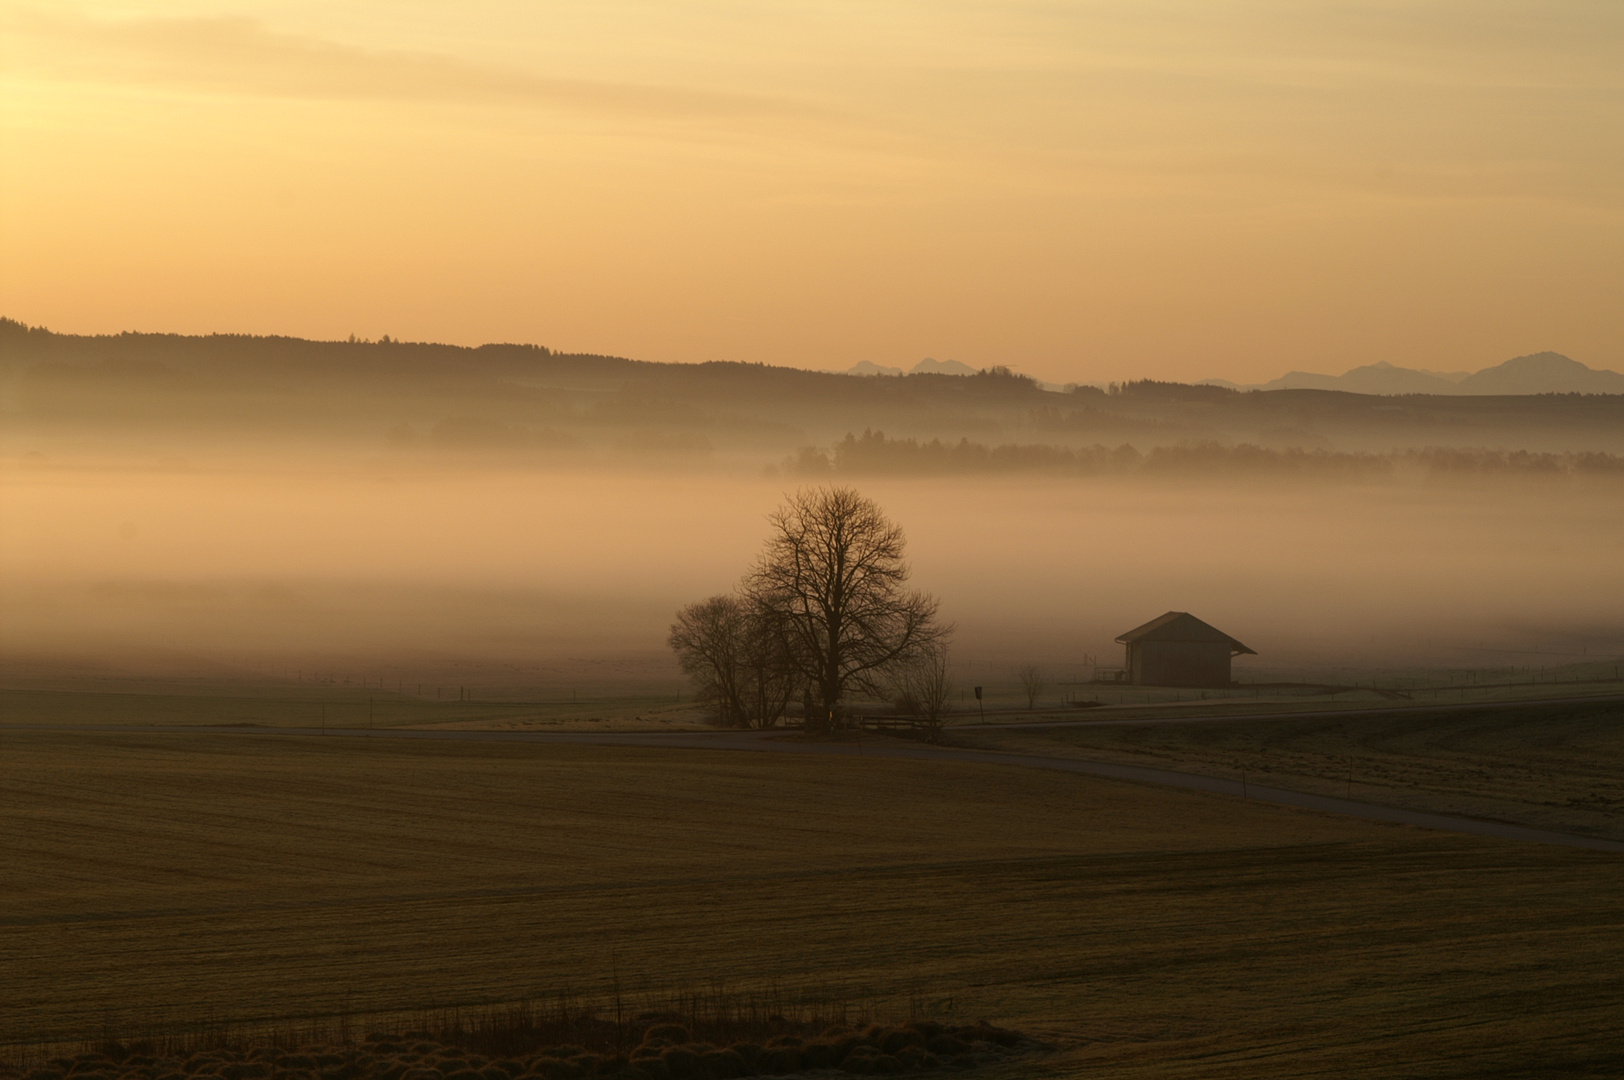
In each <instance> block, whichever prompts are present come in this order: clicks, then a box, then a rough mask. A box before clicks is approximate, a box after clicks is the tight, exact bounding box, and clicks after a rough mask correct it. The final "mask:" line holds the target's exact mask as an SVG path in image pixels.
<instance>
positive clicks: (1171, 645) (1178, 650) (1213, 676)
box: [1127, 641, 1230, 687]
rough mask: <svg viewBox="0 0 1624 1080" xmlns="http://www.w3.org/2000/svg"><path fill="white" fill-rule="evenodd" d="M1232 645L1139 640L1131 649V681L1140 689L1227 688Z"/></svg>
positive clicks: (1211, 642) (1207, 642)
mask: <svg viewBox="0 0 1624 1080" xmlns="http://www.w3.org/2000/svg"><path fill="white" fill-rule="evenodd" d="M1229 659H1230V657H1229V644H1228V643H1227V642H1222V641H1140V642H1136V643H1135V644H1132V645H1129V646H1128V657H1127V660H1128V664H1127V666H1128V671H1129V678H1131V679H1132V680H1133V681H1134V682H1135V683H1138V684H1139V685H1141V686H1205V687H1217V686H1228V685H1229V681H1230V671H1229Z"/></svg>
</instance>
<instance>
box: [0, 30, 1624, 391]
mask: <svg viewBox="0 0 1624 1080" xmlns="http://www.w3.org/2000/svg"><path fill="white" fill-rule="evenodd" d="M1621 57H1624V5H1621V4H1619V3H1617V0H1593V2H1568V0H1404V2H1401V0H1383V2H1377V0H1347V2H1339V3H1311V4H1305V3H1291V2H1285V0H1276V2H1229V0H1098V2H1074V3H1056V2H1049V3H1037V2H1030V3H1029V2H1023V0H998V2H977V0H962V2H957V3H948V2H943V0H931V2H917V3H915V2H892V3H877V2H874V0H861V2H858V0H852V2H844V0H842V2H817V3H813V2H801V3H770V2H749V3H746V2H743V0H738V2H721V0H704V2H671V0H666V2H660V3H655V2H647V3H635V2H623V0H559V2H548V3H536V2H517V0H513V2H474V0H465V2H460V3H456V4H452V3H424V2H412V0H390V2H387V3H386V2H361V0H323V2H319V3H318V2H314V0H286V2H280V3H257V4H256V3H238V2H233V0H215V2H201V0H198V2H190V3H188V2H179V0H177V2H169V3H163V2H126V3H114V2H106V3H85V4H77V5H75V4H71V3H51V4H44V3H41V4H38V5H30V4H28V3H16V4H14V3H5V4H3V5H0V140H3V142H0V215H3V216H0V229H3V235H0V241H3V242H0V314H6V315H9V316H11V317H14V318H20V319H22V320H24V321H27V322H30V323H37V324H38V323H42V324H45V325H48V326H51V327H52V328H55V329H60V330H65V331H79V332H92V331H115V330H122V329H132V328H133V329H150V330H173V331H182V332H208V331H215V330H222V331H223V330H230V331H245V332H256V333H289V334H299V335H305V336H316V337H342V336H345V335H348V334H350V333H352V332H353V333H357V334H360V335H362V336H366V337H375V336H377V335H380V334H385V333H387V334H390V335H392V336H395V337H402V338H406V339H411V340H418V339H432V340H443V341H455V342H462V343H478V342H483V341H491V340H498V341H500V340H511V341H534V342H539V343H542V344H547V345H551V346H554V347H561V348H567V349H580V350H587V351H595V352H613V353H619V354H623V355H629V356H635V357H640V358H644V359H656V360H705V359H716V358H721V359H733V360H750V361H765V362H767V363H773V364H794V365H799V366H807V367H827V368H844V367H848V366H850V365H851V364H853V363H855V362H857V361H859V360H872V361H875V362H877V363H882V364H895V365H907V364H911V363H913V362H914V361H916V360H917V359H918V358H920V357H921V356H925V355H932V356H936V357H939V358H948V357H952V358H956V359H959V360H963V361H965V362H968V363H971V364H974V365H977V366H981V365H986V364H992V363H1007V364H1010V365H1011V366H1013V367H1016V368H1018V369H1020V370H1023V371H1027V372H1029V373H1031V374H1034V375H1038V376H1040V377H1043V378H1047V379H1052V380H1056V381H1065V380H1103V379H1115V378H1123V377H1132V376H1150V377H1160V378H1185V379H1194V378H1202V377H1207V376H1222V377H1228V378H1233V379H1237V380H1242V381H1251V380H1261V379H1266V378H1271V377H1273V376H1275V375H1278V374H1280V373H1281V372H1283V371H1285V370H1287V369H1290V368H1305V369H1309V370H1323V371H1341V370H1343V369H1345V368H1347V367H1350V366H1353V365H1356V364H1361V363H1369V362H1373V361H1376V360H1388V361H1391V362H1393V363H1398V364H1404V365H1408V366H1418V367H1431V368H1438V369H1444V370H1453V369H1476V368H1480V367H1483V366H1487V365H1489V364H1493V363H1498V362H1500V361H1501V360H1504V359H1506V358H1508V357H1510V356H1513V355H1516V354H1519V353H1526V352H1532V351H1537V350H1540V349H1546V348H1551V349H1556V350H1559V351H1562V352H1566V353H1568V354H1569V355H1571V356H1574V357H1575V358H1576V359H1579V360H1582V361H1584V362H1586V363H1589V364H1591V365H1592V366H1596V367H1613V368H1617V369H1624V302H1620V299H1619V298H1620V297H1624V60H1621Z"/></svg>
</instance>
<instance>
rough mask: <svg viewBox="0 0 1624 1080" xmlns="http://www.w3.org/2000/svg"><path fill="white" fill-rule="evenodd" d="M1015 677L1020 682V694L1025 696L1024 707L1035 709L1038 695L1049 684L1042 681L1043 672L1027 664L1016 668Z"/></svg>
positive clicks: (1035, 666)
mask: <svg viewBox="0 0 1624 1080" xmlns="http://www.w3.org/2000/svg"><path fill="white" fill-rule="evenodd" d="M1015 676H1016V678H1018V679H1020V680H1021V693H1023V694H1025V695H1026V707H1027V708H1028V709H1035V708H1037V707H1038V695H1039V694H1041V693H1043V691H1045V690H1047V689H1048V688H1049V684H1048V683H1046V682H1044V681H1043V672H1041V671H1039V670H1038V666H1037V665H1036V664H1027V665H1026V666H1025V667H1023V668H1017V669H1016V670H1015Z"/></svg>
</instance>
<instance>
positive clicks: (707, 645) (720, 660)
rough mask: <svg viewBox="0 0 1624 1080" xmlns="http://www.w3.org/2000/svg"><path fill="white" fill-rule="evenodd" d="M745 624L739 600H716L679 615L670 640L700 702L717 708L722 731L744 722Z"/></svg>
mask: <svg viewBox="0 0 1624 1080" xmlns="http://www.w3.org/2000/svg"><path fill="white" fill-rule="evenodd" d="M744 623H745V610H744V605H743V604H741V603H739V601H738V599H737V598H736V597H732V596H727V595H720V596H713V597H711V598H710V599H709V600H701V601H699V602H698V603H695V604H689V605H688V606H687V607H685V608H683V609H682V610H681V611H679V612H677V621H676V622H674V623H672V624H671V636H670V638H668V639H667V640H668V643H669V644H670V646H671V649H672V651H673V652H675V653H676V654H677V663H678V664H680V665H681V666H682V670H683V673H684V674H686V675H687V676H688V677H689V678H690V679H692V680H693V681H694V688H695V689H696V690H697V691H698V694H699V700H700V701H703V702H707V703H710V704H713V705H715V706H716V719H717V723H718V724H720V725H721V726H722V727H738V726H741V725H742V724H743V722H744V707H743V705H742V704H741V702H740V701H739V675H740V668H741V666H742V661H743V657H741V656H740V652H741V651H742V650H741V645H742V642H743V638H744Z"/></svg>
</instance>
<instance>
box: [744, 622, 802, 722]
mask: <svg viewBox="0 0 1624 1080" xmlns="http://www.w3.org/2000/svg"><path fill="white" fill-rule="evenodd" d="M740 603H741V604H742V605H746V611H745V618H744V620H743V623H742V629H743V633H744V637H743V640H742V641H740V642H739V645H738V647H737V649H736V652H737V655H738V656H739V674H738V680H737V681H738V687H739V707H740V709H741V710H742V712H743V720H744V726H745V727H758V728H770V727H776V726H777V725H778V722H779V721H780V720H782V719H783V718H784V713H785V712H786V711H788V709H789V703H790V702H791V701H792V700H794V698H795V695H796V693H797V692H798V690H799V688H800V686H801V678H800V674H799V673H798V672H797V671H796V669H795V664H794V658H793V657H792V655H791V648H790V637H789V627H788V626H787V625H786V623H785V620H784V617H783V613H782V612H779V611H774V610H773V609H771V608H767V607H763V606H762V605H761V604H758V603H754V602H752V601H750V600H741V601H740Z"/></svg>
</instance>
